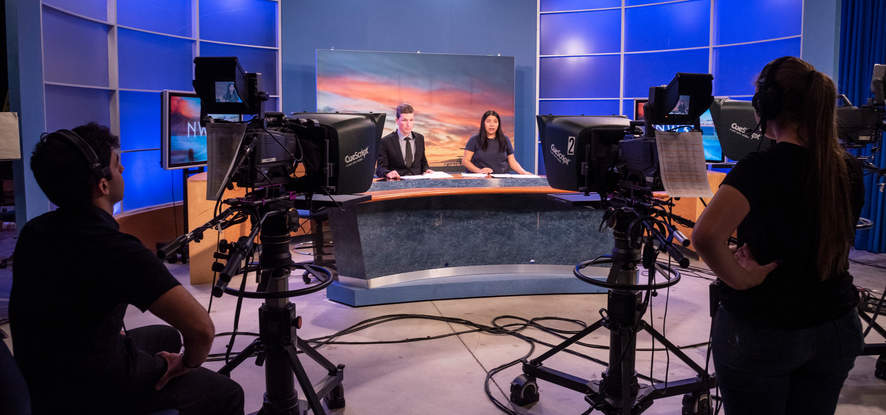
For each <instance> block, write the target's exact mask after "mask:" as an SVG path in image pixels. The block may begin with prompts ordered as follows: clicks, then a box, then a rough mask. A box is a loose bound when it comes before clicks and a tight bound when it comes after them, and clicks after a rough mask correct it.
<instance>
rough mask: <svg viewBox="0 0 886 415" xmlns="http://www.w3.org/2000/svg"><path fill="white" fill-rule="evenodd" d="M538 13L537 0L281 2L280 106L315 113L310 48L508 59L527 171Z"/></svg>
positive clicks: (532, 139)
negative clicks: (512, 62)
mask: <svg viewBox="0 0 886 415" xmlns="http://www.w3.org/2000/svg"><path fill="white" fill-rule="evenodd" d="M536 10H537V3H536V0H446V1H408V0H336V1H333V2H323V1H310V2H294V1H290V2H283V3H282V21H283V22H284V24H283V28H282V47H281V51H282V54H283V94H284V95H283V110H284V111H285V112H294V111H305V110H308V111H314V110H316V78H315V76H316V74H315V50H316V49H329V48H335V49H345V50H373V51H393V52H416V51H421V52H425V53H451V54H476V55H496V54H501V55H502V56H513V57H514V58H515V64H516V77H515V79H516V82H515V83H516V90H515V92H514V94H515V100H516V103H515V112H516V114H515V115H516V117H515V118H516V123H515V124H516V125H515V137H513V138H514V142H515V143H514V144H515V147H516V158H517V160H518V161H519V162H520V164H522V165H523V166H524V167H526V168H527V169H531V168H532V166H533V159H534V157H535V155H534V153H535V141H536V137H535V59H536V56H535V53H536V17H537V15H536ZM416 111H418V112H419V113H420V112H421V108H417V109H416ZM481 115H482V114H477V123H478V124H479V122H480V116H481ZM388 116H389V117H390V116H393V108H392V109H391V113H389V114H388ZM419 116H420V114H419ZM465 140H466V141H467V137H465Z"/></svg>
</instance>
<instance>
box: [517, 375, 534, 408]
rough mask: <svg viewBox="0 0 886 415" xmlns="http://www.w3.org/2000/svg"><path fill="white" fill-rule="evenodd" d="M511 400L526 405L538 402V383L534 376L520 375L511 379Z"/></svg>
mask: <svg viewBox="0 0 886 415" xmlns="http://www.w3.org/2000/svg"><path fill="white" fill-rule="evenodd" d="M511 402H513V403H515V404H517V405H519V406H527V405H530V404H533V403H536V402H538V383H536V381H535V378H530V377H528V376H526V375H520V376H517V377H516V378H514V380H513V381H511Z"/></svg>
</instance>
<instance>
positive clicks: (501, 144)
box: [477, 110, 508, 153]
mask: <svg viewBox="0 0 886 415" xmlns="http://www.w3.org/2000/svg"><path fill="white" fill-rule="evenodd" d="M489 117H495V118H497V119H498V128H497V129H496V130H495V141H497V142H498V151H499V152H502V153H503V152H505V151H507V148H508V145H507V144H506V143H505V140H506V138H505V135H504V133H502V132H501V117H500V116H499V115H498V113H497V112H495V111H493V110H489V111H486V112H484V113H483V118H481V119H480V132H479V133H478V134H477V138H478V139H479V140H480V148H481V149H483V150H486V147H487V146H488V145H489V138H488V137H487V136H486V119H487V118H489Z"/></svg>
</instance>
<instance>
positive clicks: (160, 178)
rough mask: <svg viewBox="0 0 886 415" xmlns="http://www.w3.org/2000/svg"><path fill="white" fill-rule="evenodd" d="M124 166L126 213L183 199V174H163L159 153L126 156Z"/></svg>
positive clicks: (138, 153) (123, 158) (153, 151)
mask: <svg viewBox="0 0 886 415" xmlns="http://www.w3.org/2000/svg"><path fill="white" fill-rule="evenodd" d="M121 162H122V163H123V181H124V182H125V183H126V188H125V189H124V190H123V208H122V210H123V211H124V212H125V211H128V210H133V209H140V208H143V207H148V206H154V205H159V204H163V203H169V202H172V201H175V200H181V199H182V178H181V175H182V173H181V170H163V167H162V166H161V161H160V150H149V151H135V152H127V153H123V154H122V156H121Z"/></svg>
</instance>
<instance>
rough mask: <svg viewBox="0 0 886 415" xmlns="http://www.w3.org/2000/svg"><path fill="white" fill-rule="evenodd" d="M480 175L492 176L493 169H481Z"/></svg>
mask: <svg viewBox="0 0 886 415" xmlns="http://www.w3.org/2000/svg"><path fill="white" fill-rule="evenodd" d="M480 173H483V174H492V169H490V168H489V167H484V168H482V169H480Z"/></svg>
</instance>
